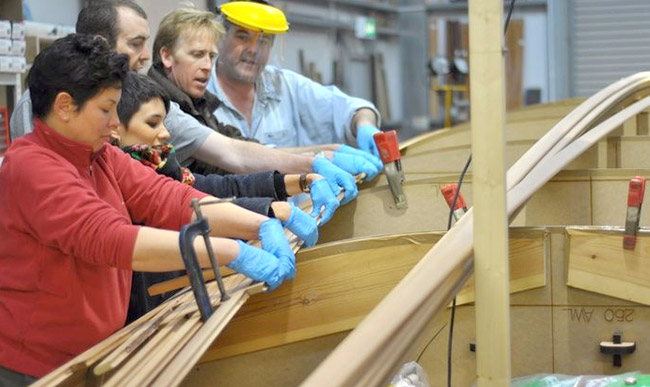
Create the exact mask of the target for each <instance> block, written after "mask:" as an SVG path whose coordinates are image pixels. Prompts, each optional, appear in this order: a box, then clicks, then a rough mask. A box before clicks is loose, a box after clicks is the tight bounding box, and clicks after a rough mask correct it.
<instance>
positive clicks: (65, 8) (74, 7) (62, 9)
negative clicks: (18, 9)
mask: <svg viewBox="0 0 650 387" xmlns="http://www.w3.org/2000/svg"><path fill="white" fill-rule="evenodd" d="M24 4H27V5H28V6H29V9H30V11H31V14H32V19H33V20H34V21H37V22H41V23H52V24H64V25H71V26H73V25H75V23H76V22H77V15H78V14H79V11H80V10H81V1H80V0H56V1H54V0H25V1H24Z"/></svg>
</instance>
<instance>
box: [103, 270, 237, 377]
mask: <svg viewBox="0 0 650 387" xmlns="http://www.w3.org/2000/svg"><path fill="white" fill-rule="evenodd" d="M244 278H245V277H244V276H241V275H240V276H231V277H229V278H228V279H227V281H225V284H226V286H227V287H228V288H229V289H232V288H233V287H236V286H238V285H240V284H241V282H242V281H243V279H244ZM210 285H211V286H210V289H209V293H210V294H211V302H212V303H213V306H214V305H218V304H219V302H220V298H219V296H218V289H217V287H216V283H214V282H213V283H211V284H210ZM184 301H185V302H184V303H182V304H180V305H178V306H177V307H176V308H175V309H174V310H173V312H172V314H171V315H170V316H169V319H168V321H167V322H166V323H165V324H164V325H162V327H161V328H160V329H159V330H158V331H157V332H156V334H155V335H152V337H151V338H150V339H149V341H148V342H146V343H145V344H144V345H143V346H142V347H140V348H139V350H138V351H137V352H136V353H134V354H133V356H132V357H131V358H130V359H129V360H128V361H127V362H126V363H125V364H124V365H123V366H122V367H121V368H119V369H118V370H117V371H116V372H115V374H113V375H112V376H111V377H110V378H109V380H108V382H107V383H106V386H107V387H110V386H115V385H120V384H121V383H123V382H124V381H125V379H128V380H130V381H131V380H135V379H137V376H135V374H137V373H138V372H140V371H137V372H134V371H136V370H142V369H143V368H144V367H145V365H146V364H149V363H150V362H151V361H152V359H153V360H155V361H157V362H159V361H162V360H161V359H162V358H163V357H164V356H167V355H169V353H168V352H169V351H163V350H162V349H163V348H171V349H173V348H174V347H173V346H174V345H177V343H178V341H179V340H182V339H183V335H185V333H187V332H188V331H190V330H191V329H193V326H194V325H195V324H194V323H192V321H193V320H192V319H198V313H197V311H198V308H197V306H196V302H194V298H193V296H192V295H191V293H190V292H187V298H186V299H185V300H184ZM188 307H189V308H188ZM161 343H162V344H161Z"/></svg>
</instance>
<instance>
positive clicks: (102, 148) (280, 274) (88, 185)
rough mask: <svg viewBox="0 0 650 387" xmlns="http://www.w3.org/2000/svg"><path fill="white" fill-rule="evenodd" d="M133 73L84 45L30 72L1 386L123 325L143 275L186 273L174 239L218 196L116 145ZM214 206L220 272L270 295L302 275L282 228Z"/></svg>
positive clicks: (12, 177)
mask: <svg viewBox="0 0 650 387" xmlns="http://www.w3.org/2000/svg"><path fill="white" fill-rule="evenodd" d="M127 71H129V69H128V59H127V58H126V56H124V55H118V54H116V53H114V52H111V51H110V49H109V47H108V45H107V44H106V42H105V41H104V40H103V39H101V38H98V37H93V36H90V35H80V34H73V35H69V36H67V37H65V38H62V39H59V40H57V41H56V42H54V43H53V45H52V46H51V47H49V48H47V49H46V50H44V51H43V52H41V53H40V54H39V55H38V57H37V58H36V59H35V61H34V65H33V67H32V69H31V71H30V73H29V76H28V79H27V82H28V85H29V89H30V93H31V99H32V104H33V112H34V117H36V118H35V122H34V124H35V125H34V126H35V128H34V132H33V133H31V134H29V135H27V136H25V137H22V138H20V139H18V140H17V141H16V142H15V143H14V144H13V145H12V147H11V148H10V149H9V151H8V152H7V153H6V157H5V160H4V162H3V164H2V166H1V167H0V187H1V189H0V385H3V384H4V385H21V384H26V383H28V382H30V381H32V380H33V379H32V378H31V377H41V376H43V375H45V374H46V373H48V372H50V371H52V370H53V369H54V368H56V367H57V366H59V365H61V364H63V363H64V362H66V361H67V360H69V359H71V358H72V357H74V356H75V355H77V354H79V353H81V352H82V351H84V350H86V349H87V348H89V347H91V346H92V345H94V344H96V343H97V342H99V341H101V340H102V339H104V338H106V337H107V336H109V335H110V334H111V333H113V332H115V331H116V330H118V329H119V328H121V327H122V326H123V324H124V320H125V316H126V310H127V305H128V301H129V289H130V287H131V271H132V270H139V271H154V272H156V271H158V272H159V271H169V270H178V269H182V268H183V263H182V260H181V257H180V249H179V247H178V232H177V231H176V230H179V229H180V227H181V226H182V225H183V224H186V223H188V222H190V221H191V220H192V213H191V210H190V207H189V203H190V200H191V199H193V198H199V199H201V201H205V200H210V199H213V198H212V197H210V196H207V195H206V194H203V193H201V192H199V191H197V190H195V189H193V188H192V187H190V186H188V185H185V184H181V183H179V182H176V181H173V180H171V179H167V178H165V177H163V176H160V175H158V174H157V173H156V172H154V171H153V170H151V169H149V168H146V167H144V166H142V165H141V164H140V163H138V162H137V161H135V160H133V159H131V157H130V156H129V155H127V154H125V153H124V152H122V151H121V150H119V149H118V148H116V147H112V146H109V145H108V143H107V141H108V140H109V138H110V134H111V131H113V130H116V129H117V126H118V125H119V120H118V116H117V111H116V108H117V104H118V102H119V100H120V95H121V89H120V87H121V82H122V79H123V78H124V76H125V75H126V73H127ZM204 209H205V210H204V214H205V215H206V216H207V217H208V219H209V221H210V227H211V229H212V230H213V231H212V232H213V238H211V242H212V245H213V247H214V250H215V251H216V252H217V259H218V260H219V263H220V264H227V265H229V266H230V267H231V268H233V269H234V270H236V271H239V272H241V273H243V274H245V275H247V276H249V277H251V278H253V279H255V280H259V281H264V282H266V283H267V284H268V285H269V288H271V289H273V288H275V287H277V286H279V285H280V284H281V283H282V282H283V281H284V280H286V279H291V278H293V275H294V274H295V261H294V260H295V257H294V255H293V253H292V251H291V249H290V248H289V245H288V243H287V240H286V237H285V236H284V234H283V232H282V226H281V225H280V223H279V221H278V220H276V219H269V218H267V217H265V216H263V215H259V214H256V213H253V212H250V211H247V210H244V209H243V208H241V207H238V206H236V205H233V204H229V203H222V204H216V205H210V206H205V207H204ZM134 223H135V224H142V225H144V226H136V225H134ZM227 238H242V239H258V238H259V239H261V240H262V245H263V247H264V249H263V250H262V249H257V248H254V247H251V246H249V245H246V244H244V243H242V242H241V241H239V240H235V239H227ZM198 254H199V259H200V261H201V264H202V265H203V266H209V263H208V257H207V252H206V251H205V248H204V247H203V249H200V250H199V251H198Z"/></svg>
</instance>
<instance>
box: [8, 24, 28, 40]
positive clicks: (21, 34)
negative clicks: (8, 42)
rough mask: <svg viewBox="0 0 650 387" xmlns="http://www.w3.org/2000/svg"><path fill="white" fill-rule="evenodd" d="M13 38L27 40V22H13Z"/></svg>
mask: <svg viewBox="0 0 650 387" xmlns="http://www.w3.org/2000/svg"><path fill="white" fill-rule="evenodd" d="M11 39H14V40H25V22H11Z"/></svg>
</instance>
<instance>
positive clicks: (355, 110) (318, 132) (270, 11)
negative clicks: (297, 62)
mask: <svg viewBox="0 0 650 387" xmlns="http://www.w3.org/2000/svg"><path fill="white" fill-rule="evenodd" d="M220 14H221V17H222V19H223V20H222V22H223V24H224V26H225V28H226V34H225V36H224V37H223V38H222V39H221V40H220V42H219V55H218V58H217V62H216V66H215V70H214V71H213V73H212V76H211V78H210V81H209V83H208V87H207V89H208V91H210V92H211V93H213V94H215V95H216V96H217V98H219V99H220V100H221V101H222V102H223V103H222V104H220V106H219V107H217V109H216V110H215V115H216V117H217V119H218V120H219V121H221V122H223V123H226V124H230V125H233V126H235V127H237V128H239V129H240V130H242V132H243V134H244V136H247V137H252V138H255V139H257V140H259V141H261V142H262V143H266V144H274V145H277V146H280V147H306V146H312V145H319V144H331V143H337V144H336V145H333V146H332V147H333V148H332V149H331V150H333V151H335V153H334V154H335V156H336V154H337V153H346V152H350V153H352V152H355V153H357V152H360V151H359V150H357V149H355V148H352V147H350V146H347V145H338V144H339V143H348V144H353V145H357V146H358V147H359V148H360V149H361V150H362V151H364V152H362V153H363V154H364V155H365V157H367V158H368V160H370V161H371V162H372V163H373V164H374V165H376V166H377V168H379V169H380V170H381V167H382V164H381V160H379V158H378V156H379V154H378V152H377V148H376V145H375V143H374V140H373V137H372V135H373V134H374V133H376V132H378V131H379V129H377V125H378V123H379V118H380V116H379V113H378V111H377V109H376V108H375V107H374V106H373V105H372V103H370V102H368V101H365V100H363V99H360V98H354V97H351V96H348V95H346V94H344V93H343V92H341V91H340V90H339V89H338V88H337V87H335V86H323V85H321V84H318V83H316V82H313V81H311V80H310V79H308V78H306V77H304V76H302V75H300V74H297V73H295V72H293V71H290V70H286V69H280V68H278V67H275V66H272V65H267V63H268V61H269V56H270V52H271V47H272V45H273V42H274V38H275V36H276V35H277V34H283V33H285V32H286V31H288V30H289V24H288V23H287V20H286V18H285V15H284V13H283V12H282V11H281V10H279V9H278V8H275V7H273V6H271V5H269V4H268V2H266V1H233V2H229V3H226V4H223V5H222V6H221V8H220ZM357 154H359V153H357Z"/></svg>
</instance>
